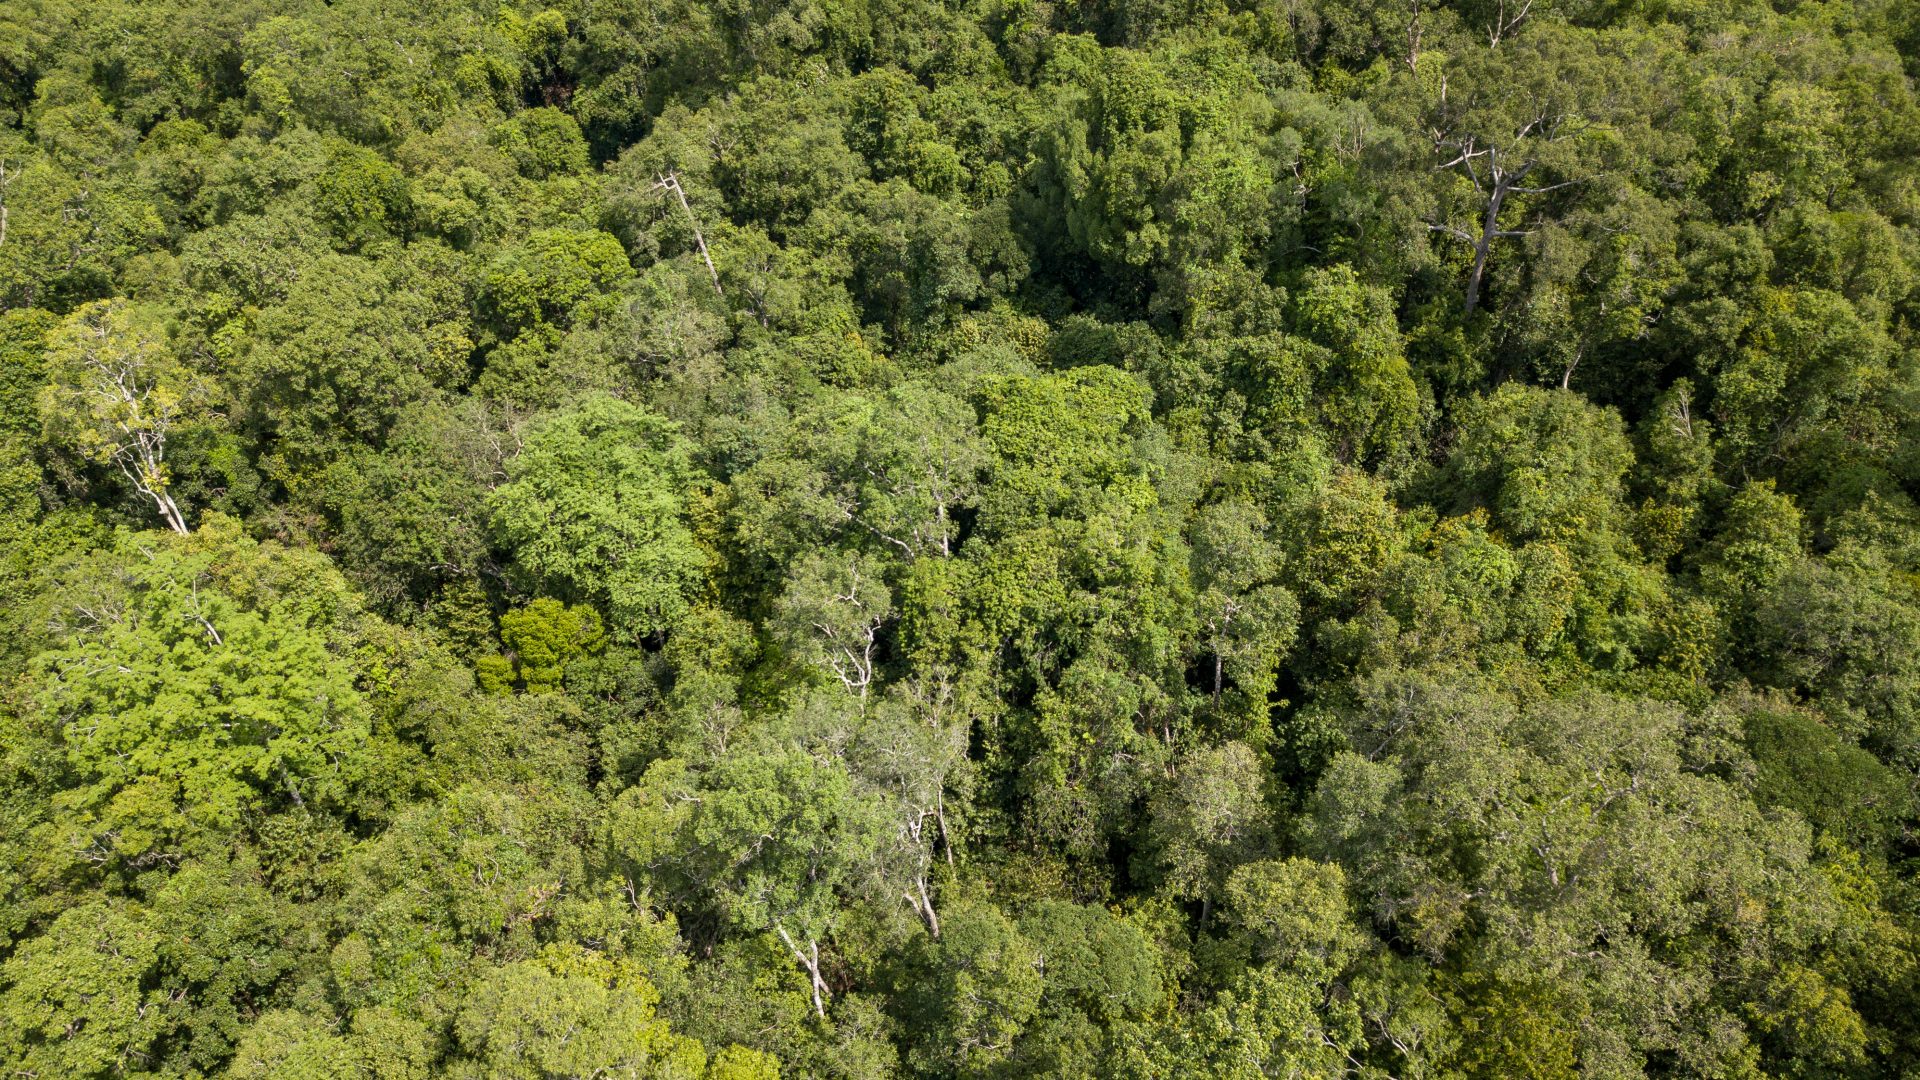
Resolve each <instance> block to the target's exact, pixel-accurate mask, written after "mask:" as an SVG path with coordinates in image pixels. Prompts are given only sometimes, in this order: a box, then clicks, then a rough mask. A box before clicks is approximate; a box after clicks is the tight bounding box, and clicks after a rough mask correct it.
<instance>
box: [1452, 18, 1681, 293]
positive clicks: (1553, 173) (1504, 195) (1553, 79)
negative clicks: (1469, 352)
mask: <svg viewBox="0 0 1920 1080" xmlns="http://www.w3.org/2000/svg"><path fill="white" fill-rule="evenodd" d="M1497 37H1498V35H1496V41H1495V43H1494V45H1492V46H1490V47H1488V48H1486V49H1478V48H1467V49H1463V50H1461V51H1460V52H1459V53H1458V54H1457V55H1455V56H1451V57H1448V58H1447V61H1446V68H1447V70H1446V72H1445V75H1444V77H1442V78H1440V79H1439V80H1437V81H1433V82H1431V83H1427V82H1422V83H1421V84H1420V92H1421V93H1422V94H1424V95H1427V96H1426V98H1425V100H1424V101H1423V102H1422V103H1421V107H1420V120H1419V129H1420V130H1421V131H1422V132H1423V133H1425V134H1426V135H1427V137H1428V140H1429V142H1430V145H1431V157H1430V159H1429V168H1430V169H1431V171H1432V173H1433V174H1434V175H1435V177H1436V178H1437V179H1441V183H1440V184H1439V185H1438V187H1437V189H1436V190H1435V191H1434V203H1433V215H1434V216H1433V217H1432V218H1431V219H1430V220H1428V221H1427V222H1426V223H1425V224H1426V228H1427V229H1428V230H1429V231H1430V232H1433V233H1437V234H1440V235H1442V236H1445V237H1448V238H1450V239H1454V240H1458V241H1460V242H1462V243H1464V244H1466V245H1468V247H1469V249H1470V250H1471V252H1472V259H1471V263H1470V267H1469V269H1468V271H1467V284H1466V292H1465V296H1464V298H1463V301H1462V311H1463V314H1465V315H1467V316H1471V315H1472V314H1473V313H1474V311H1475V310H1476V309H1477V308H1478V307H1479V306H1480V295H1481V288H1482V284H1483V282H1484V280H1485V278H1486V272H1487V263H1488V260H1489V258H1490V257H1491V255H1492V254H1493V249H1494V245H1495V243H1496V242H1498V241H1500V240H1505V239H1512V238H1518V237H1524V236H1531V235H1533V234H1534V233H1535V232H1536V231H1537V230H1538V229H1539V228H1540V226H1541V225H1542V224H1543V222H1544V221H1545V220H1547V215H1548V214H1549V213H1550V212H1551V208H1552V207H1553V206H1554V204H1555V201H1556V200H1555V199H1554V198H1553V197H1554V196H1556V195H1558V196H1560V201H1562V202H1564V200H1565V198H1566V197H1567V195H1563V194H1562V193H1567V194H1578V189H1580V188H1582V187H1586V186H1590V185H1596V184H1598V182H1599V181H1600V180H1601V178H1602V176H1603V174H1604V172H1605V169H1606V165H1605V164H1604V163H1605V162H1606V161H1607V160H1608V158H1609V157H1612V156H1615V155H1617V154H1618V152H1619V149H1620V143H1621V138H1620V136H1621V132H1620V130H1619V129H1620V128H1621V127H1622V126H1624V125H1625V124H1627V123H1632V122H1634V121H1636V120H1639V119H1640V117H1639V116H1638V115H1636V113H1635V111H1634V110H1633V108H1632V106H1631V104H1630V101H1631V99H1630V97H1629V91H1628V86H1629V81H1630V80H1629V77H1628V76H1627V75H1626V72H1627V71H1628V70H1629V69H1630V68H1631V67H1632V66H1633V65H1635V64H1644V63H1645V61H1646V57H1645V56H1644V54H1643V53H1636V52H1635V51H1634V50H1633V47H1632V42H1631V39H1625V38H1622V39H1618V40H1614V39H1609V38H1607V37H1603V36H1599V35H1592V34H1586V33H1581V32H1577V31H1572V30H1570V29H1568V28H1564V27H1562V26H1560V25H1558V24H1553V23H1541V24H1539V25H1537V26H1533V27H1531V28H1529V30H1528V32H1527V33H1525V34H1523V35H1520V36H1518V37H1515V38H1513V39H1512V40H1510V41H1506V42H1500V41H1498V40H1497ZM1651 74H1652V73H1650V72H1645V71H1642V72H1641V73H1640V75H1641V77H1647V76H1649V75H1651ZM1510 202H1511V203H1512V204H1513V205H1517V206H1522V207H1523V209H1522V214H1523V215H1526V214H1529V213H1531V214H1532V215H1533V216H1532V217H1531V218H1529V220H1528V221H1527V223H1526V224H1524V225H1522V226H1521V227H1519V228H1515V227H1512V226H1511V225H1510V224H1508V223H1507V221H1506V218H1507V217H1511V215H1510V214H1507V209H1508V206H1509V203H1510ZM1503 215H1505V216H1504V217H1503Z"/></svg>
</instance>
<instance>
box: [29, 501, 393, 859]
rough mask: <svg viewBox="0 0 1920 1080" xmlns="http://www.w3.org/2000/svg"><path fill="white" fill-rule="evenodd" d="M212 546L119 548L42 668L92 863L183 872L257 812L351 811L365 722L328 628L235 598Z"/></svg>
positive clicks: (68, 800)
mask: <svg viewBox="0 0 1920 1080" xmlns="http://www.w3.org/2000/svg"><path fill="white" fill-rule="evenodd" d="M204 531H205V529H204V528H203V532H204ZM196 541H197V542H196ZM209 541H215V542H217V538H216V537H212V536H207V537H202V536H196V537H190V538H187V539H186V540H182V541H179V542H175V543H170V544H158V543H155V542H154V541H153V539H152V538H151V537H143V536H138V535H127V536H125V537H123V538H122V539H121V541H120V542H119V544H118V545H117V546H116V548H115V549H114V550H113V551H111V552H107V553H102V554H101V555H100V556H97V557H96V569H95V573H96V574H98V575H99V576H98V578H97V581H98V588H97V592H93V593H92V594H91V595H83V596H82V597H79V598H76V599H75V600H74V601H73V606H72V608H71V609H70V610H69V612H68V613H66V614H65V615H64V619H65V620H66V624H67V626H68V628H69V629H68V632H67V633H66V634H64V635H63V636H62V639H61V640H60V641H59V642H58V644H57V645H56V646H55V647H54V648H53V649H51V650H49V651H47V652H45V653H43V654H41V655H40V656H38V657H36V658H35V659H34V661H33V663H32V667H31V670H32V672H33V675H34V679H35V683H36V685H35V701H36V705H37V720H38V723H39V724H40V725H41V726H42V727H43V728H44V730H46V731H48V732H49V733H52V734H54V735H56V736H57V738H58V740H59V745H60V747H61V752H62V754H63V755H64V757H65V760H66V765H67V768H68V769H69V770H70V774H69V775H70V779H69V780H68V782H67V785H66V791H65V793H64V794H63V795H62V796H61V798H60V803H61V807H62V810H63V818H64V826H63V827H64V829H65V830H66V831H67V833H68V834H69V838H70V839H69V842H71V843H73V844H75V845H76V847H77V848H78V850H79V851H80V852H81V853H82V857H83V858H85V859H88V860H91V861H94V862H96V863H116V862H121V861H124V862H125V863H127V864H129V865H132V866H135V867H145V866H153V865H164V864H174V863H177V861H178V860H179V858H180V857H181V855H182V853H183V851H184V850H185V849H186V847H193V846H198V845H199V844H202V843H208V842H213V843H217V842H218V838H219V837H222V836H224V835H226V834H227V833H228V832H230V831H231V830H234V829H236V828H239V827H240V825H241V823H242V820H243V819H244V817H245V816H246V815H248V814H250V813H255V812H259V811H263V810H266V811H270V810H273V809H278V808H289V807H309V808H313V809H320V808H323V807H335V808H344V807H345V806H346V805H347V802H348V796H349V794H350V793H351V791H352V790H353V788H354V785H355V784H357V783H358V782H359V781H360V780H361V769H362V766H363V762H364V760H365V759H364V758H363V756H362V755H363V752H364V748H365V746H366V744H367V742H368V739H369V736H370V731H369V717H368V714H367V708H366V704H365V701H364V699H363V698H362V697H361V695H360V693H359V692H358V691H357V690H356V689H355V687H354V680H353V675H352V672H351V670H350V669H349V668H348V666H347V665H346V664H345V663H344V662H342V660H341V659H340V658H339V657H338V656H336V655H335V653H334V651H333V646H332V642H331V641H330V640H329V634H328V628H327V626H326V625H325V623H323V622H320V621H319V620H317V619H316V618H315V616H314V614H313V613H312V612H311V611H302V610H301V609H300V607H299V606H298V605H291V604H284V603H281V604H259V605H254V604H247V603H244V602H242V601H240V600H238V599H236V598H235V597H234V596H233V595H232V594H231V593H230V592H229V591H227V590H226V589H225V588H223V587H222V584H221V582H220V580H219V578H218V577H217V576H215V574H214V573H213V572H212V571H214V570H215V568H216V565H215V561H214V558H213V551H210V550H209V549H213V550H217V548H214V543H210V542H209ZM183 845H185V846H186V847H183Z"/></svg>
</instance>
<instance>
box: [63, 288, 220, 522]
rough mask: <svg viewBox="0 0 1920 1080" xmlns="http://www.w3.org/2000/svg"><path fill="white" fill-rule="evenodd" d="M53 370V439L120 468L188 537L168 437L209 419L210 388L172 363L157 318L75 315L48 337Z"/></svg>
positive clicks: (106, 311) (116, 307) (125, 310)
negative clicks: (169, 460)
mask: <svg viewBox="0 0 1920 1080" xmlns="http://www.w3.org/2000/svg"><path fill="white" fill-rule="evenodd" d="M47 367H48V372H47V374H48V379H47V381H48V386H47V389H46V390H45V392H44V393H43V395H42V397H41V416H42V418H43V421H42V422H43V424H44V425H45V431H46V437H47V438H48V439H49V440H50V441H53V442H55V443H58V444H64V445H67V446H71V447H73V448H74V449H76V450H78V451H80V453H82V454H83V455H85V456H86V457H87V458H89V459H91V460H94V461H97V462H99V463H100V464H103V465H112V466H114V467H115V468H116V469H118V470H119V471H120V474H121V475H122V476H124V477H126V479H127V482H128V483H129V484H131V485H132V486H133V489H134V490H135V491H136V492H138V493H139V494H140V496H141V497H142V498H145V499H147V500H148V501H150V502H152V503H153V505H154V508H155V510H157V511H158V512H159V514H160V519H161V520H162V521H163V522H165V523H166V526H167V527H168V528H169V529H172V530H173V531H174V532H177V533H181V534H185V533H186V531H187V521H186V516H185V515H184V514H182V513H181V511H180V507H179V504H177V503H176V502H175V501H174V498H173V496H172V494H170V493H169V491H168V488H169V486H170V485H171V483H172V477H171V476H170V474H169V473H168V470H167V460H166V458H167V438H168V436H169V435H173V434H176V429H177V428H180V427H182V426H183V425H186V424H190V423H193V422H195V421H197V420H203V419H205V418H206V417H207V415H208V413H209V411H210V409H211V406H212V404H213V402H214V400H215V397H214V391H213V388H212V386H211V384H210V383H209V382H208V381H207V380H206V379H204V378H202V377H201V376H200V375H199V374H198V373H196V372H195V371H194V370H193V369H192V368H190V367H188V366H187V365H185V364H183V363H181V362H180V361H178V360H177V359H175V358H174V357H173V355H172V354H171V352H170V351H169V350H168V348H167V346H166V344H165V342H164V341H163V340H162V339H161V338H160V335H159V331H158V328H157V327H155V326H154V325H153V320H152V316H151V315H150V314H148V313H145V312H141V311H138V310H137V309H135V308H134V307H132V306H131V305H129V304H128V303H127V302H125V301H117V300H102V301H99V302H96V303H92V304H88V305H86V306H85V307H82V308H80V309H79V310H78V311H76V312H74V313H73V314H72V315H70V316H68V317H67V319H66V321H65V322H63V323H62V324H61V325H60V326H59V327H57V328H56V329H55V330H54V331H53V333H52V334H51V335H49V338H48V342H47Z"/></svg>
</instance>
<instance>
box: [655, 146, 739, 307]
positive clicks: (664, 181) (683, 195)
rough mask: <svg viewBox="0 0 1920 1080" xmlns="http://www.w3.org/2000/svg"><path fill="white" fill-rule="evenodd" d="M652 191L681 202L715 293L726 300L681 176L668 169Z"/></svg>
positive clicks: (705, 238)
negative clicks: (666, 193) (668, 194)
mask: <svg viewBox="0 0 1920 1080" xmlns="http://www.w3.org/2000/svg"><path fill="white" fill-rule="evenodd" d="M649 190H652V191H668V192H672V193H673V197H674V198H675V199H678V200H679V201H680V211H681V213H684V214H686V215H687V227H688V228H689V229H692V230H693V243H694V246H696V247H698V248H699V249H700V258H701V259H702V260H703V261H705V262H706V264H707V276H708V277H709V278H711V279H712V280H713V293H714V295H715V296H718V297H721V298H722V299H724V298H725V297H726V295H727V294H726V293H724V292H722V291H721V289H720V271H718V270H715V269H714V268H713V256H712V255H709V254H708V253H707V237H706V234H705V233H702V232H701V231H700V221H699V219H697V218H695V217H694V216H693V207H692V205H690V204H689V203H688V202H687V190H686V189H685V188H683V187H681V186H680V174H679V173H677V172H674V171H673V170H672V169H668V170H667V171H666V172H664V173H662V174H661V175H660V178H659V179H658V180H655V181H654V184H653V187H652V188H651V189H649Z"/></svg>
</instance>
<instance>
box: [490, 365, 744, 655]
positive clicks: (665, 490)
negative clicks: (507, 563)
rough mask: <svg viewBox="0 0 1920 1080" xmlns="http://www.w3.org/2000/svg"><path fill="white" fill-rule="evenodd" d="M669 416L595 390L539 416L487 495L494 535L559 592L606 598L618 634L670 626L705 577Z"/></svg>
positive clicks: (681, 446)
mask: <svg viewBox="0 0 1920 1080" xmlns="http://www.w3.org/2000/svg"><path fill="white" fill-rule="evenodd" d="M677 432H678V429H677V427H676V426H675V425H674V424H673V423H671V422H669V421H667V420H664V419H662V418H661V417H659V416H657V415H655V414H653V413H651V412H648V411H647V410H645V409H643V408H640V407H638V406H635V405H629V404H627V403H626V402H623V401H620V400H618V399H616V398H612V397H604V396H600V397H592V398H589V399H587V400H586V401H584V402H582V403H581V404H580V405H579V406H577V407H575V408H573V409H570V410H567V411H565V412H562V413H558V414H555V415H551V416H548V417H546V418H545V419H542V420H539V421H535V422H534V423H533V424H532V425H530V426H529V427H528V429H527V431H526V433H525V434H524V436H523V437H522V441H521V450H520V453H519V454H518V455H516V456H515V457H513V458H512V459H510V460H509V461H508V462H507V465H506V473H507V482H506V483H504V484H502V485H501V486H499V487H498V488H495V489H494V491H493V493H492V494H491V495H490V496H489V497H488V503H489V505H490V506H491V507H492V511H493V513H492V524H493V530H494V534H495V536H497V537H498V539H499V541H500V543H501V544H502V545H503V546H504V547H505V548H506V549H507V550H508V551H510V552H512V553H513V556H514V558H515V559H516V560H517V562H518V563H519V565H520V566H521V567H522V568H524V569H525V570H526V571H527V572H528V573H530V574H532V575H533V576H534V577H536V578H537V579H539V580H543V581H546V582H549V583H550V584H551V585H552V586H553V587H554V588H556V589H557V590H559V591H560V592H561V593H562V594H563V595H565V596H568V597H572V598H575V599H581V600H595V601H599V602H601V603H604V604H605V605H606V606H607V613H608V615H609V617H610V619H611V622H612V625H613V632H614V634H615V635H616V636H617V637H621V638H624V639H627V640H632V639H634V638H638V637H643V636H645V635H647V634H651V633H655V632H658V631H661V630H665V629H668V628H669V627H671V626H672V625H673V624H674V623H675V622H676V621H677V620H678V619H679V618H680V617H681V616H682V615H683V614H685V612H686V611H687V605H688V603H689V601H690V599H691V596H692V592H693V590H694V588H695V587H696V586H697V585H698V584H699V582H700V581H701V579H702V578H703V577H704V573H705V567H706V557H705V555H704V554H703V553H702V552H701V550H700V548H699V547H698V546H697V545H696V544H695V542H694V538H693V533H692V532H691V530H690V529H689V528H688V525H687V521H686V496H687V493H688V492H689V491H690V490H691V489H692V487H693V485H694V484H695V483H696V481H697V477H698V474H697V473H696V471H695V469H694V467H693V464H692V462H691V461H690V460H689V458H688V448H687V445H686V443H685V441H684V440H682V439H680V438H679V436H678V433H677Z"/></svg>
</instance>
